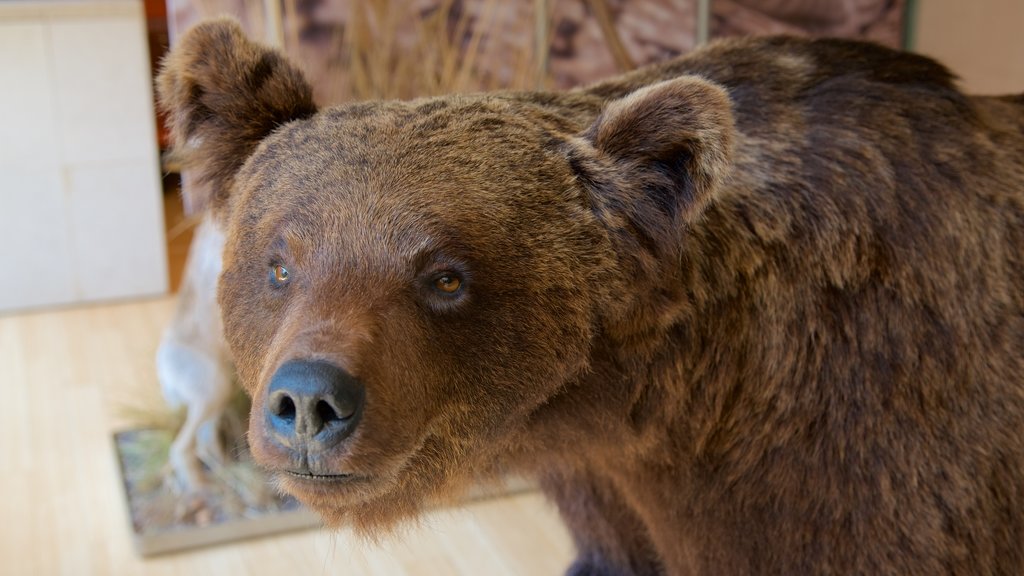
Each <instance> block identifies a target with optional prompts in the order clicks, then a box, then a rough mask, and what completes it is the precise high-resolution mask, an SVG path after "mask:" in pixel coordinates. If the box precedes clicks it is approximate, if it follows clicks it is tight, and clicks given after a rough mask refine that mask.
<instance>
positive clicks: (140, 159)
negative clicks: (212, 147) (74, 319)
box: [0, 0, 167, 312]
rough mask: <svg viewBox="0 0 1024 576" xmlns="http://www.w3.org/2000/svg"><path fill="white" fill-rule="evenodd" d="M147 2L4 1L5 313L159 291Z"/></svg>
mask: <svg viewBox="0 0 1024 576" xmlns="http://www.w3.org/2000/svg"><path fill="white" fill-rule="evenodd" d="M146 50H147V48H146V39H145V32H144V19H143V13H142V6H141V3H140V2H137V1H135V0H107V1H100V2H89V1H76V2H67V1H64V2H61V1H35V2H0V312H3V311H6V310H14V309H22V308H34V307H40V306H47V305H52V304H67V303H74V302H85V301H94V300H107V299H115V298H128V297H134V296H141V295H150V294H158V293H163V292H164V291H166V288H167V264H166V246H165V239H164V232H163V215H162V204H161V198H160V194H161V191H160V180H159V163H158V152H157V149H156V137H155V135H154V128H155V127H154V122H153V111H152V103H151V102H152V89H151V86H150V73H149V62H148V54H147V52H146Z"/></svg>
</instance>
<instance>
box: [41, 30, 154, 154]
mask: <svg viewBox="0 0 1024 576" xmlns="http://www.w3.org/2000/svg"><path fill="white" fill-rule="evenodd" d="M50 33H51V42H52V44H53V57H54V70H55V76H56V94H57V110H58V115H57V117H58V120H59V127H60V135H61V143H62V146H61V148H62V150H63V153H64V155H63V158H64V161H65V162H68V163H70V164H75V165H81V164H85V163H93V162H104V161H110V160H124V159H127V158H139V157H143V158H149V157H151V156H152V157H154V158H155V154H156V146H157V144H156V136H155V131H156V128H155V120H154V116H153V101H152V94H153V92H152V87H151V85H150V82H151V78H150V72H149V56H148V49H147V47H146V43H145V35H144V31H143V22H142V20H141V17H140V18H120V17H100V18H86V19H81V20H64V19H55V20H53V21H52V24H51V25H50Z"/></svg>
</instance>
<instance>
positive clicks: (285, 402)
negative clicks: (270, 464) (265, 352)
mask: <svg viewBox="0 0 1024 576" xmlns="http://www.w3.org/2000/svg"><path fill="white" fill-rule="evenodd" d="M364 400H365V387H364V386H363V384H362V383H361V382H360V381H359V380H358V379H357V378H355V377H353V376H352V375H351V374H349V373H348V372H346V371H345V370H344V369H342V368H340V367H338V366H336V365H334V364H332V363H330V362H325V361H322V360H290V361H288V362H285V363H284V364H282V365H281V367H280V368H278V369H277V371H276V372H275V373H274V375H273V377H272V378H271V379H270V383H269V386H267V391H266V398H265V399H264V402H263V414H262V418H263V426H264V428H265V429H264V433H265V435H266V439H267V440H269V441H270V442H271V443H273V444H275V445H276V446H275V448H276V450H275V451H278V452H283V453H285V454H287V455H288V460H289V461H291V462H293V463H296V464H295V465H294V466H292V467H290V468H291V469H288V470H285V472H288V473H291V474H292V475H298V476H302V477H306V478H310V479H331V478H334V477H339V478H340V477H343V476H344V475H341V474H334V473H331V471H327V470H320V469H319V468H320V467H319V466H317V463H320V462H323V461H325V460H327V458H326V456H327V455H328V453H329V452H330V451H331V450H332V449H333V448H335V447H337V446H339V445H340V444H341V443H342V442H343V441H344V440H345V439H346V438H348V437H349V436H351V435H352V433H353V432H354V431H355V429H356V426H357V425H358V424H359V419H360V416H361V415H362V412H363V404H364Z"/></svg>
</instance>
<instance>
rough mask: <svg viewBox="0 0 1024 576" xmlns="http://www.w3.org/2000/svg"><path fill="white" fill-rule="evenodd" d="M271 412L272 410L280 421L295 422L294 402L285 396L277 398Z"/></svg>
mask: <svg viewBox="0 0 1024 576" xmlns="http://www.w3.org/2000/svg"><path fill="white" fill-rule="evenodd" d="M271 410H273V412H274V414H275V415H276V416H277V417H278V418H281V419H282V420H285V421H287V422H291V421H293V420H295V401H294V400H292V398H291V396H288V395H287V394H282V395H281V396H279V397H278V400H277V402H276V403H275V405H274V407H273V408H271Z"/></svg>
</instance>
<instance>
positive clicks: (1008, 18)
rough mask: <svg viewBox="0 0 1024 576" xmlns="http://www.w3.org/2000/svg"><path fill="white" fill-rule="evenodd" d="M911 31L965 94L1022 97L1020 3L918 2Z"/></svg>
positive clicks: (1023, 18) (1023, 6) (1023, 15)
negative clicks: (949, 71)
mask: <svg viewBox="0 0 1024 576" xmlns="http://www.w3.org/2000/svg"><path fill="white" fill-rule="evenodd" d="M916 30H917V34H916V36H917V38H916V42H915V46H914V48H915V50H916V51H918V52H921V53H922V54H927V55H928V56H932V57H934V58H937V59H938V60H940V61H941V62H943V63H945V64H946V65H947V66H949V67H950V68H952V69H953V71H954V72H956V74H957V75H959V76H960V77H961V78H962V80H963V86H964V88H965V89H966V90H967V91H968V92H973V93H981V94H1001V93H1014V92H1015V93H1020V92H1024V0H918V7H917V25H916Z"/></svg>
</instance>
